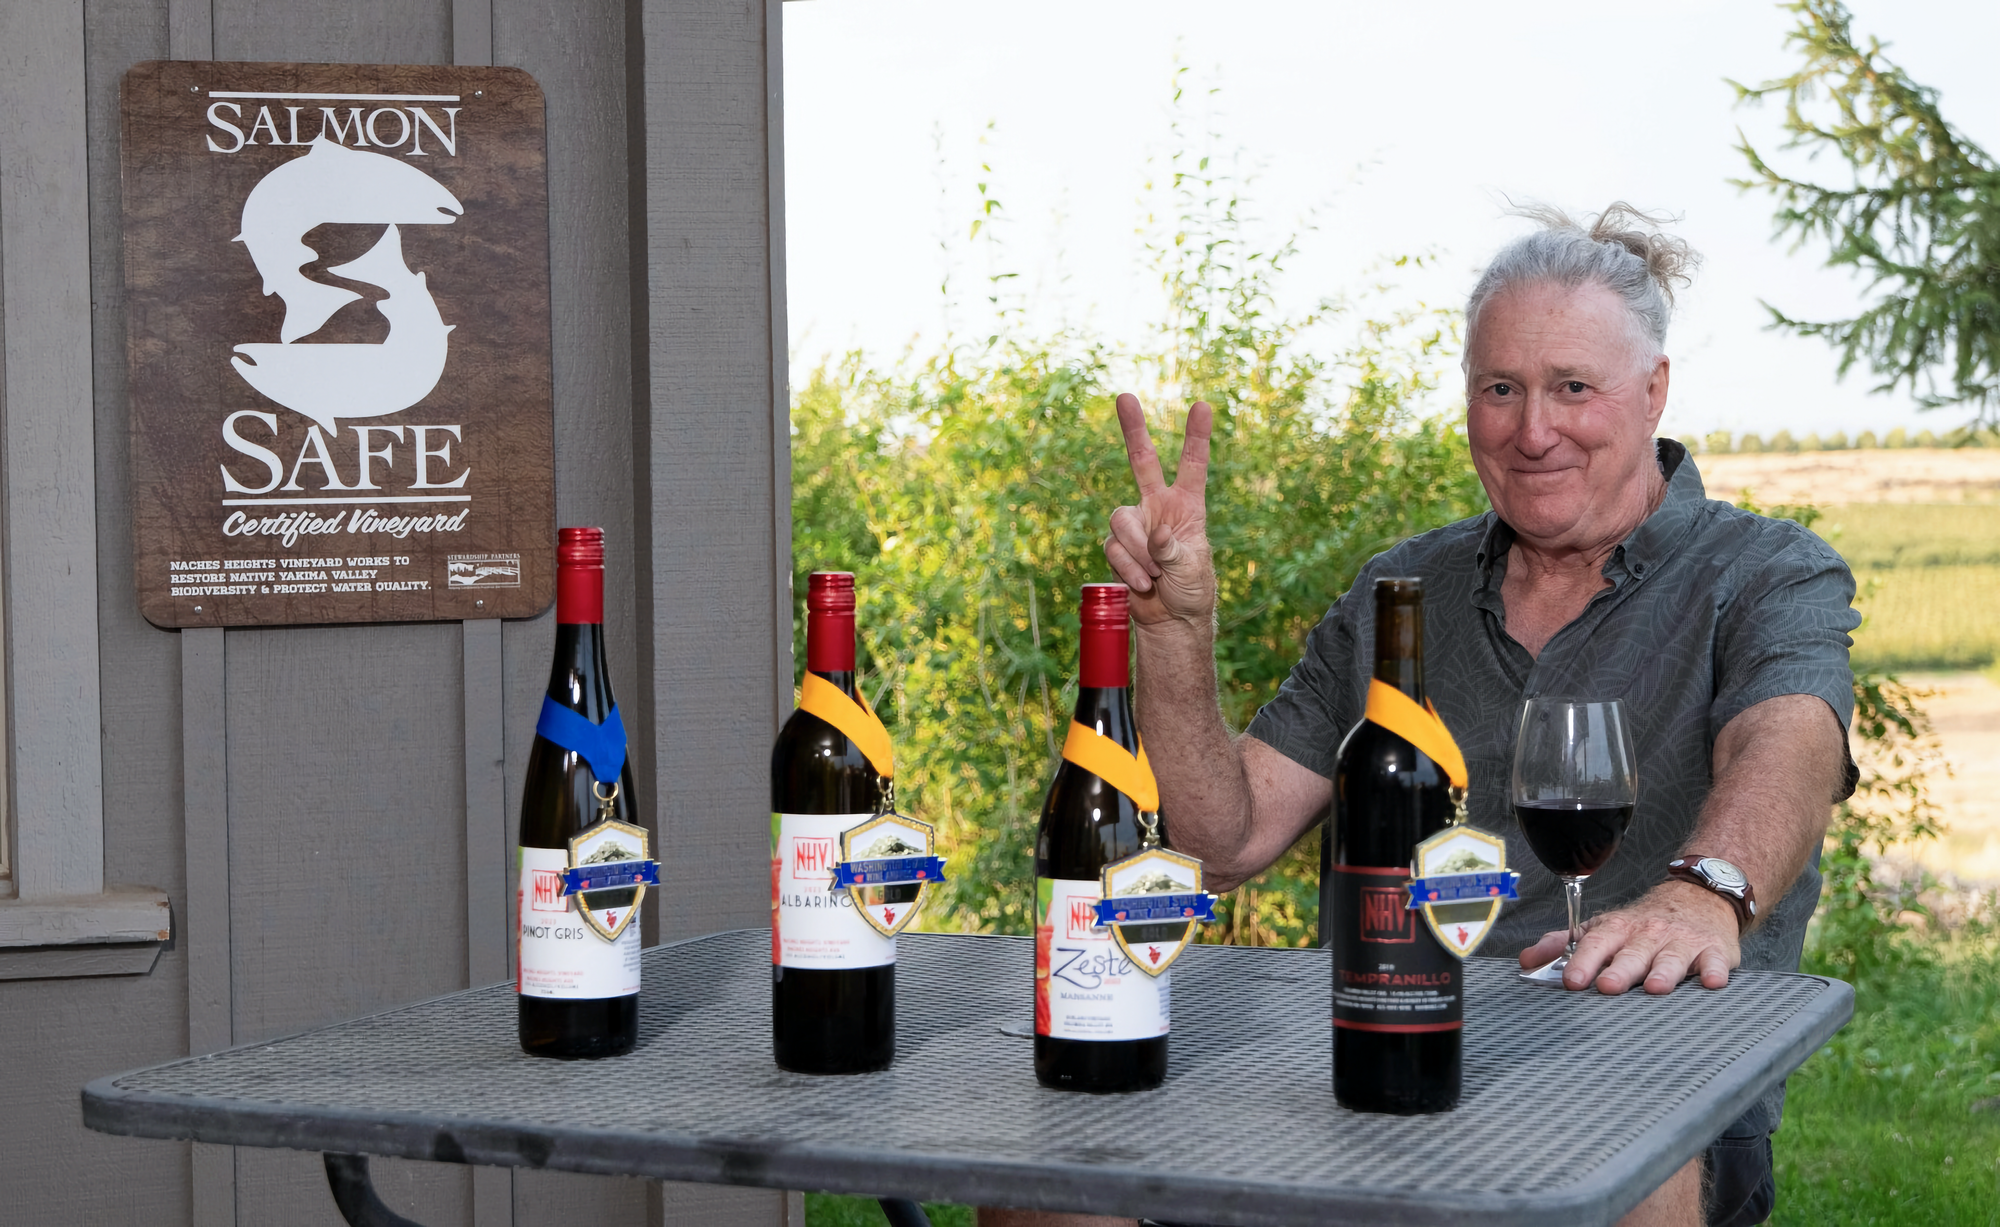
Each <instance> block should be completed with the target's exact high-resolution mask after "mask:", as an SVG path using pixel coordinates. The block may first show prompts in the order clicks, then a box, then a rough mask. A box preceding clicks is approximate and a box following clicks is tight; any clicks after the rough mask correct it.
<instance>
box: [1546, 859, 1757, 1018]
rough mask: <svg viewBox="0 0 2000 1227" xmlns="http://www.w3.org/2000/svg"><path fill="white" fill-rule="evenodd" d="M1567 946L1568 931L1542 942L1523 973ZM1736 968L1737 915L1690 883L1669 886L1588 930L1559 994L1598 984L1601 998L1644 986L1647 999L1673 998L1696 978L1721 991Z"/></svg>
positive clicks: (1658, 888)
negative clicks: (1649, 996) (1657, 996)
mask: <svg viewBox="0 0 2000 1227" xmlns="http://www.w3.org/2000/svg"><path fill="white" fill-rule="evenodd" d="M1568 944H1569V932H1568V931H1567V930H1558V931H1556V932H1554V933H1548V934H1544V935H1543V937H1542V940H1541V941H1539V942H1536V943H1535V944H1534V945H1532V946H1530V947H1528V948H1527V949H1526V950H1523V951H1522V952H1521V966H1522V967H1523V968H1524V969H1525V968H1531V967H1540V966H1541V965H1542V964H1544V963H1546V962H1548V961H1549V960H1550V959H1553V958H1555V957H1556V956H1557V955H1559V954H1561V953H1562V952H1563V947H1564V946H1566V945H1568ZM1741 961H1742V950H1741V948H1740V946H1739V944H1738V941H1737V932H1736V909H1735V908H1732V907H1730V906H1729V904H1728V903H1727V902H1725V901H1724V900H1723V899H1722V898H1721V897H1720V896H1718V895H1716V894H1714V893H1713V892H1711V891H1708V890H1705V889H1703V888H1702V887H1699V886H1696V885H1694V884H1693V883H1691V882H1681V881H1676V880H1669V881H1666V882H1663V883H1661V884H1660V885H1658V886H1656V887H1654V888H1653V889H1652V890H1651V891H1650V892H1648V893H1647V894H1646V895H1645V896H1644V897H1643V898H1641V899H1640V900H1639V901H1638V902H1637V903H1634V904H1633V905H1632V906H1631V907H1628V908H1621V909H1619V910H1618V911H1615V912H1606V913H1605V914H1604V915H1602V916H1599V917H1597V918H1596V919H1594V920H1592V921H1591V922H1590V925H1589V928H1588V929H1587V931H1586V932H1585V933H1584V935H1583V940H1582V941H1580V942H1578V943H1577V944H1576V954H1575V955H1574V956H1572V957H1571V958H1570V961H1569V966H1568V967H1567V968H1565V969H1564V970H1563V987H1564V988H1567V989H1585V988H1589V987H1591V986H1592V985H1593V984H1595V985H1596V987H1597V991H1598V992H1600V993H1605V994H1609V995H1613V996H1615V995H1617V994H1619V993H1622V992H1624V991H1625V990H1626V989H1629V988H1631V987H1632V986H1634V985H1636V984H1639V983H1642V982H1643V983H1644V984H1645V986H1646V991H1647V992H1649V993H1654V994H1660V993H1671V992H1673V991H1674V986H1675V985H1677V984H1679V983H1680V982H1681V981H1682V980H1683V979H1686V978H1687V977H1688V976H1689V975H1690V974H1698V975H1700V977H1701V984H1702V987H1703V988H1721V987H1722V986H1723V985H1725V984H1728V983H1729V969H1730V968H1732V967H1735V966H1736V965H1737V964H1738V963H1740V962H1741Z"/></svg>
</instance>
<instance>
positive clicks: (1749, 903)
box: [1667, 855, 1757, 936]
mask: <svg viewBox="0 0 2000 1227" xmlns="http://www.w3.org/2000/svg"><path fill="white" fill-rule="evenodd" d="M1709 859H1710V858H1709V857H1706V856H1694V855H1689V856H1677V857H1675V858H1674V859H1673V860H1671V861H1669V862H1667V876H1668V877H1670V878H1677V879H1679V880H1680V881H1683V882H1692V883H1694V884H1695V885H1696V886H1699V887H1701V888H1702V889H1703V890H1706V891H1709V892H1711V893H1713V894H1714V895H1716V896H1717V897H1718V898H1720V899H1722V900H1723V901H1725V902H1726V903H1728V904H1729V906H1730V907H1733V908H1735V909H1736V932H1737V935H1738V936H1741V935H1742V934H1743V932H1744V931H1745V930H1747V929H1748V928H1749V927H1750V924H1751V922H1752V921H1754V920H1756V919H1757V889H1756V888H1755V887H1753V886H1751V885H1750V883H1749V882H1748V881H1747V880H1746V881H1745V882H1744V883H1743V894H1742V895H1741V896H1740V897H1739V896H1738V895H1736V894H1734V893H1732V892H1730V891H1726V890H1722V889H1720V888H1719V887H1717V886H1716V885H1715V883H1713V882H1710V881H1709V880H1708V879H1707V878H1704V877H1702V876H1701V875H1700V874H1698V873H1696V872H1695V870H1694V867H1695V865H1696V863H1698V862H1700V861H1705V860H1709ZM1725 863H1726V862H1725ZM1739 872H1740V871H1739Z"/></svg>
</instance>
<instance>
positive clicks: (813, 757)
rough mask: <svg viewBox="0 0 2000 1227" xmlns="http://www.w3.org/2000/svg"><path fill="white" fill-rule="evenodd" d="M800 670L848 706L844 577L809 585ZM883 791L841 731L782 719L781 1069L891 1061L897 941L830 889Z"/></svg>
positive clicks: (775, 790) (775, 1020) (820, 577)
mask: <svg viewBox="0 0 2000 1227" xmlns="http://www.w3.org/2000/svg"><path fill="white" fill-rule="evenodd" d="M806 671H807V672H808V673H814V674H817V675H819V676H820V677H822V678H824V679H825V680H827V681H829V682H831V683H833V684H834V686H836V687H838V688H839V690H840V692H841V693H842V694H845V695H847V696H848V697H850V698H852V697H853V695H854V577H853V576H852V575H848V574H845V573H839V572H831V571H818V572H814V573H813V575H812V577H811V578H810V579H809V580H808V581H807V585H806ZM884 791H885V790H884V787H883V780H882V776H881V775H880V774H879V773H878V772H877V771H876V770H875V768H874V767H873V766H872V765H871V764H870V763H869V761H868V756H867V755H866V754H864V753H863V752H862V750H861V747H860V746H858V745H856V744H855V743H854V741H853V740H851V739H850V738H849V737H848V736H847V735H846V734H845V733H842V732H841V731H840V730H839V729H837V728H835V727H834V726H833V725H831V724H829V723H827V722H826V721H825V720H822V719H820V718H819V717H818V716H815V715H813V714H812V713H811V712H809V711H805V710H799V711H795V712H793V713H792V716H791V719H789V720H787V721H785V727H784V728H783V729H782V730H780V731H779V733H778V743H777V745H776V746H774V747H773V748H772V750H771V811H772V813H771V1039H772V1051H773V1055H774V1056H775V1057H776V1058H777V1062H778V1064H779V1065H780V1066H781V1067H783V1068H785V1069H789V1070H795V1071H797V1072H799V1073H807V1074H851V1073H862V1072H865V1071H867V1070H875V1069H887V1068H888V1067H889V1061H890V1059H891V1058H892V1057H894V1056H895V1055H896V939H895V938H893V937H883V936H882V935H881V934H880V933H877V932H876V931H875V930H874V929H873V928H871V927H870V926H869V924H868V922H867V921H866V920H864V919H862V916H861V912H860V909H858V908H856V907H855V906H854V900H853V898H852V897H851V896H850V895H849V894H848V892H847V891H845V890H835V889H833V867H834V864H835V863H836V862H838V861H839V860H840V836H841V833H842V832H843V831H846V830H847V829H848V828H850V827H853V826H856V825H858V824H860V823H863V822H866V821H867V820H868V819H869V818H870V817H872V816H873V815H874V814H875V813H876V811H877V810H878V809H879V808H880V807H881V805H882V802H883V799H884ZM894 889H904V890H909V891H910V893H911V894H914V893H915V891H914V888H908V887H905V888H894Z"/></svg>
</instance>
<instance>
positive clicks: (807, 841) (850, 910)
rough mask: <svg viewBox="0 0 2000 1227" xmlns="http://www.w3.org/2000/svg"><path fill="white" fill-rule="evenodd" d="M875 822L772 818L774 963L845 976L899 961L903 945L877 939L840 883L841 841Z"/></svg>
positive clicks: (844, 817) (855, 817)
mask: <svg viewBox="0 0 2000 1227" xmlns="http://www.w3.org/2000/svg"><path fill="white" fill-rule="evenodd" d="M874 816H875V815H873V814H773V815H771V961H772V962H773V963H777V964H780V965H782V966H785V967H797V968H801V969H807V970H815V971H840V970H846V969H849V968H855V967H881V966H883V965H884V964H887V963H893V962H895V961H896V939H895V938H893V937H884V936H882V935H881V934H880V933H877V932H876V931H875V929H874V928H873V927H872V926H871V925H870V924H869V923H868V921H867V919H866V918H865V917H863V916H862V915H861V909H859V908H857V907H855V906H854V896H853V893H852V892H850V891H848V890H847V889H845V888H844V887H841V886H839V885H838V884H837V883H836V882H835V880H834V866H836V865H838V864H840V860H841V857H840V837H841V835H842V833H844V832H845V831H847V830H848V828H850V827H855V826H859V825H860V824H862V823H864V822H867V821H868V820H869V819H870V818H873V817H874Z"/></svg>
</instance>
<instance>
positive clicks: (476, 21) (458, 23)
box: [451, 0, 493, 64]
mask: <svg viewBox="0 0 2000 1227" xmlns="http://www.w3.org/2000/svg"><path fill="white" fill-rule="evenodd" d="M451 62H452V63H454V64H491V63H492V62H493V0H451Z"/></svg>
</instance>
